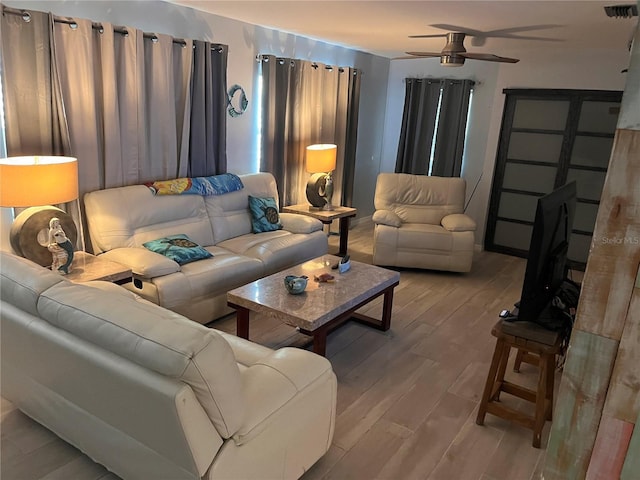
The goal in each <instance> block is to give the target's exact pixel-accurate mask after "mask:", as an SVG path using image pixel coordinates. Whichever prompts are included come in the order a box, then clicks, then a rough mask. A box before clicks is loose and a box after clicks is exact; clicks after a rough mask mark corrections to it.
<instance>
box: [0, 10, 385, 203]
mask: <svg viewBox="0 0 640 480" xmlns="http://www.w3.org/2000/svg"><path fill="white" fill-rule="evenodd" d="M3 3H4V4H5V5H7V6H10V7H15V8H24V9H31V10H39V11H45V12H47V11H51V12H53V13H54V14H56V15H60V16H70V17H77V18H87V19H91V20H93V21H97V22H101V21H103V22H111V23H113V24H115V25H121V26H130V27H136V28H140V29H142V30H144V31H145V32H156V33H165V34H169V35H173V36H175V37H180V38H192V39H199V40H208V41H212V42H216V43H223V44H226V45H228V46H229V58H228V68H227V80H228V84H229V87H231V85H233V84H239V85H241V86H242V87H243V88H244V90H245V92H246V94H247V98H248V100H249V107H248V109H247V111H246V112H245V113H244V115H242V116H240V117H236V118H231V117H227V156H228V169H229V171H230V172H234V173H250V172H255V171H257V170H258V164H257V149H258V145H257V125H258V121H257V113H258V112H257V110H256V105H257V102H258V98H257V97H256V95H257V92H256V90H257V89H256V85H257V78H258V76H257V71H258V70H257V69H258V62H257V61H256V55H258V54H273V55H278V56H284V57H290V58H300V59H305V60H313V61H317V62H321V63H326V64H329V65H339V66H351V67H356V68H358V69H361V70H362V72H363V77H362V84H361V104H360V105H361V106H360V115H359V132H358V145H357V158H356V178H355V182H356V185H358V187H357V188H356V189H355V194H354V195H355V199H354V206H355V207H356V208H358V209H361V208H362V209H363V210H370V209H371V208H370V207H369V204H371V203H372V199H373V188H374V184H375V177H376V175H377V172H378V170H379V163H380V146H381V141H382V130H383V123H382V122H383V119H384V116H385V114H384V109H385V98H386V92H387V78H388V72H389V63H390V61H389V59H387V58H383V57H378V56H375V55H371V54H367V53H362V52H358V51H355V50H351V49H347V48H343V47H339V46H335V45H330V44H327V43H323V42H319V41H316V40H311V39H308V38H305V37H300V36H296V35H291V34H287V33H282V32H278V31H276V30H270V29H266V28H262V27H257V26H255V25H250V24H247V23H244V22H239V21H236V20H232V19H228V18H223V17H219V16H216V15H211V14H207V13H203V12H199V11H196V10H193V9H191V8H187V7H183V6H179V5H174V4H170V3H165V2H161V1H126V2H125V1H119V2H112V1H31V0H7V1H5V2H3ZM239 8H241V7H239ZM369 214H370V213H369Z"/></svg>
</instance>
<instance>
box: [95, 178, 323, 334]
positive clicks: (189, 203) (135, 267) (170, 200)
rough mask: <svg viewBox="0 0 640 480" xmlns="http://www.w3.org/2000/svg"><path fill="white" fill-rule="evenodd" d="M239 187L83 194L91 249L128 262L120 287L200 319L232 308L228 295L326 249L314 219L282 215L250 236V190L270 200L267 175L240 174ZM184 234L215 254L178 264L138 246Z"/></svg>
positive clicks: (273, 189) (273, 192) (272, 188)
mask: <svg viewBox="0 0 640 480" xmlns="http://www.w3.org/2000/svg"><path fill="white" fill-rule="evenodd" d="M240 179H241V180H242V183H243V184H244V188H243V189H242V190H239V191H235V192H231V193H225V194H223V195H218V196H215V195H214V196H200V195H158V196H154V195H153V194H152V193H151V191H150V189H149V188H147V187H146V186H144V185H133V186H128V187H118V188H109V189H105V190H98V191H95V192H91V193H87V194H86V195H85V196H84V206H85V215H86V218H87V223H88V227H89V234H90V237H91V243H92V249H93V253H95V254H97V255H103V256H104V258H106V259H109V260H112V261H115V262H118V263H121V264H123V265H127V266H129V267H130V268H131V269H132V271H133V274H134V281H133V283H129V284H127V285H125V287H126V288H128V289H130V290H131V291H133V292H135V293H137V294H139V295H140V296H142V297H143V298H145V299H147V300H149V301H151V302H153V303H156V304H158V305H161V306H163V307H166V308H168V309H170V310H173V311H175V312H178V313H180V314H182V315H184V316H186V317H188V318H190V319H192V320H195V321H197V322H200V323H208V322H210V321H212V320H214V319H216V318H219V317H221V316H223V315H225V314H228V313H230V312H231V311H232V310H231V309H230V308H229V307H228V306H227V300H226V293H227V292H228V291H229V290H231V289H233V288H236V287H239V286H241V285H245V284H247V283H249V282H252V281H254V280H257V279H258V278H261V277H264V276H265V275H270V274H271V273H275V272H278V271H281V270H283V269H285V268H288V267H291V266H293V265H296V264H299V263H302V262H304V261H306V260H310V259H312V258H315V257H317V256H320V255H324V254H326V253H327V250H328V241H327V236H326V234H325V233H324V232H323V229H322V227H323V225H322V222H320V221H319V220H317V219H314V218H311V217H307V216H303V215H295V214H291V213H281V214H280V220H281V222H282V225H283V228H282V229H281V230H276V231H271V232H263V233H252V226H251V214H250V211H249V200H248V197H249V195H252V196H254V197H274V198H275V199H276V202H277V201H278V190H277V186H276V182H275V179H274V177H273V175H271V174H270V173H255V174H248V175H241V176H240ZM175 234H186V235H187V236H188V237H189V238H190V239H191V240H193V241H194V242H196V243H197V244H199V245H201V246H203V247H205V248H206V250H208V251H209V252H211V253H212V254H213V258H208V259H203V260H198V261H196V262H193V263H187V264H185V265H182V266H180V265H178V264H177V263H176V262H174V261H173V260H170V259H168V258H166V257H165V256H163V255H161V254H159V253H154V252H151V251H149V250H147V249H146V248H144V247H143V246H142V244H143V243H145V242H148V241H151V240H156V239H158V238H161V237H165V236H167V235H175Z"/></svg>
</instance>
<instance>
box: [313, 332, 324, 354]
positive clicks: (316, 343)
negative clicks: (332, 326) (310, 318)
mask: <svg viewBox="0 0 640 480" xmlns="http://www.w3.org/2000/svg"><path fill="white" fill-rule="evenodd" d="M313 353H317V354H318V355H322V356H323V357H324V356H325V353H327V330H326V329H324V328H321V329H320V330H317V331H315V332H313Z"/></svg>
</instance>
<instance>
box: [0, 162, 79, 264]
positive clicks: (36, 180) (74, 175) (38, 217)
mask: <svg viewBox="0 0 640 480" xmlns="http://www.w3.org/2000/svg"><path fill="white" fill-rule="evenodd" d="M77 198H78V161H77V159H75V158H73V157H61V156H28V157H9V158H2V159H0V207H29V208H26V209H25V210H23V211H22V212H21V213H20V214H19V215H18V216H17V217H16V218H15V220H14V221H13V224H12V225H11V231H10V233H9V240H10V242H11V247H12V248H13V250H14V251H15V253H16V254H18V255H21V256H23V257H25V258H28V259H29V260H31V261H33V262H35V263H38V264H40V265H42V266H56V254H55V252H54V250H56V249H55V245H54V246H53V247H51V249H50V248H49V246H50V244H51V243H52V240H51V239H50V238H49V235H50V228H51V225H50V224H53V225H54V226H56V227H57V228H58V230H57V232H56V233H57V234H58V235H57V236H56V237H55V239H56V241H58V245H59V246H60V248H62V249H64V251H65V253H67V255H68V257H69V258H70V260H69V262H68V264H67V265H66V267H65V263H63V264H62V265H60V266H59V267H60V268H61V270H60V273H67V271H68V268H69V266H70V264H71V260H73V246H74V245H75V244H76V240H77V238H78V230H77V228H76V225H75V222H74V221H73V218H71V216H70V215H69V214H67V213H66V212H65V211H63V210H61V209H59V208H56V207H53V206H51V204H59V203H66V202H70V201H72V200H75V199H77ZM54 218H57V219H58V222H52V219H54ZM60 229H62V234H60ZM51 231H52V234H53V229H51ZM66 242H70V244H68V243H66ZM63 243H64V244H63ZM69 248H70V250H69ZM57 250H58V252H60V250H59V249H57ZM58 257H59V258H61V255H58ZM65 258H66V257H65ZM52 259H53V260H52Z"/></svg>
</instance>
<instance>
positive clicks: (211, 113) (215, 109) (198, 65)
mask: <svg viewBox="0 0 640 480" xmlns="http://www.w3.org/2000/svg"><path fill="white" fill-rule="evenodd" d="M228 55H229V48H228V47H227V46H226V45H218V44H212V43H209V42H205V41H201V40H195V41H194V49H193V88H192V91H191V135H190V137H189V139H190V140H189V172H188V173H189V176H191V177H204V176H208V175H218V174H220V173H226V172H227V117H226V111H227V110H226V108H227V104H228V97H227V58H228Z"/></svg>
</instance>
